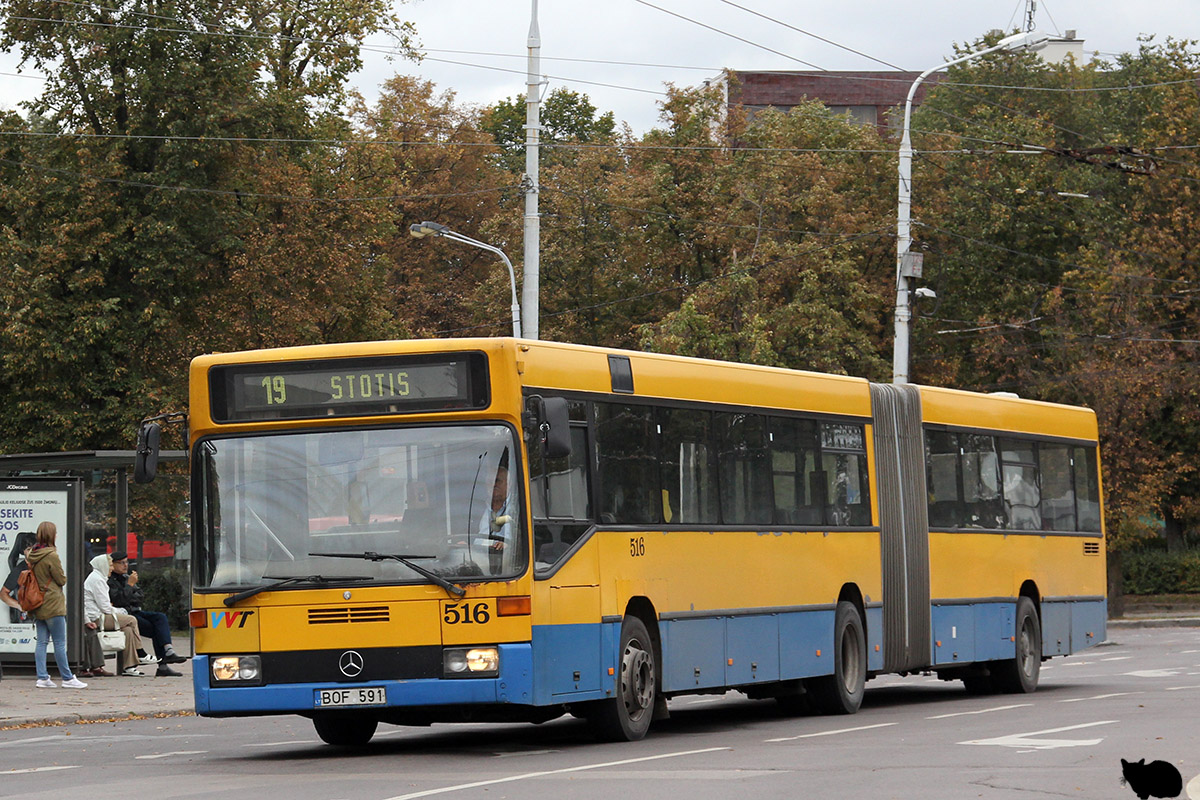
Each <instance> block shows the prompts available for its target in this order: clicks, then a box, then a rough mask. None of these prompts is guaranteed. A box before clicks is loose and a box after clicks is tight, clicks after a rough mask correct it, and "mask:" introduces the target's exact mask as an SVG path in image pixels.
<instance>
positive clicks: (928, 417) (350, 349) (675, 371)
mask: <svg viewBox="0 0 1200 800" xmlns="http://www.w3.org/2000/svg"><path fill="white" fill-rule="evenodd" d="M472 350H473V351H480V352H484V353H487V354H488V356H489V360H490V362H491V365H492V366H491V371H492V381H493V383H494V384H496V385H497V386H499V387H501V388H507V387H505V384H507V385H508V386H515V385H516V381H517V380H519V383H520V385H522V386H525V387H532V388H536V389H547V390H556V391H562V392H581V393H589V394H610V395H611V396H612V397H613V399H614V400H619V399H620V398H623V397H625V398H630V400H633V401H636V400H637V399H638V398H641V399H647V398H653V399H666V400H680V401H693V402H703V403H718V404H722V405H732V406H753V407H761V408H774V409H790V410H802V411H809V412H814V413H823V414H839V415H848V416H856V417H870V416H871V395H870V388H869V387H870V384H869V382H868V381H867V380H865V379H863V378H852V377H847V376H843V375H828V374H823V373H817V372H804V371H799V370H789V369H782V368H777V367H763V366H757V365H752V364H738V363H732V362H725V361H713V360H708V359H700V358H689V357H685V356H673V355H664V354H660V353H642V352H637V351H631V350H615V349H612V348H605V347H593V346H589V345H577V344H567V343H562V342H549V341H532V340H524V339H513V338H508V337H491V338H472V339H420V340H392V341H377V342H352V343H342V344H320V345H304V346H298V347H281V348H273V349H266V350H246V351H240V352H234V353H212V354H208V355H203V356H198V357H196V358H195V359H193V360H192V365H191V377H192V401H193V405H192V408H193V412H194V413H195V412H196V411H198V405H197V404H198V403H199V401H201V399H202V397H204V396H206V395H207V383H206V381H205V380H204V379H205V376H206V375H207V372H208V369H209V368H210V367H212V366H214V365H217V364H252V363H271V362H280V361H306V360H310V359H312V360H319V359H333V358H352V357H361V356H377V355H388V354H404V353H418V352H420V353H428V352H455V351H457V352H461V351H472ZM610 355H615V356H624V357H626V358H628V359H629V362H630V366H631V368H632V372H633V385H634V392H633V393H632V394H625V393H613V392H612V383H611V373H610V368H609V360H608V357H609V356H610ZM510 379H511V381H512V382H511V383H510ZM921 398H922V410H923V414H922V416H923V419H924V421H925V422H927V423H931V424H938V425H950V426H955V427H964V428H975V429H980V430H996V431H1014V432H1020V433H1029V434H1041V435H1051V436H1060V437H1065V438H1075V439H1086V440H1090V441H1095V440H1096V438H1097V431H1096V417H1095V414H1094V413H1093V412H1092V411H1091V410H1090V409H1087V408H1080V407H1076V406H1066V405H1059V404H1056V403H1045V402H1039V401H1034V400H1024V399H1020V398H1015V397H1012V396H1004V395H994V394H982V393H978V392H966V391H959V390H955V389H942V388H937V387H929V386H922V387H921ZM199 407H203V404H201V405H200V406H199ZM206 411H207V409H205V413H206ZM199 421H200V420H197V422H199Z"/></svg>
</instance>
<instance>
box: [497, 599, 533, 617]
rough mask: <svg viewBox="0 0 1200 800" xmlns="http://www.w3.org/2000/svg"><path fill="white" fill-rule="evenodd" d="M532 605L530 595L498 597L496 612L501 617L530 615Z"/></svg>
mask: <svg viewBox="0 0 1200 800" xmlns="http://www.w3.org/2000/svg"><path fill="white" fill-rule="evenodd" d="M531 606H532V602H531V600H530V599H529V595H523V596H521V597H497V598H496V614H497V615H498V616H501V617H521V616H528V615H529V610H530V608H531Z"/></svg>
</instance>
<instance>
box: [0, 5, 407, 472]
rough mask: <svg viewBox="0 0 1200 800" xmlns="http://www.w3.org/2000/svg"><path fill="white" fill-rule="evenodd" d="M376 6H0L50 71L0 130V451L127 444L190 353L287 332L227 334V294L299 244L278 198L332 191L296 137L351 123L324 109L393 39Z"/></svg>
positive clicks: (171, 397) (318, 160) (294, 221)
mask: <svg viewBox="0 0 1200 800" xmlns="http://www.w3.org/2000/svg"><path fill="white" fill-rule="evenodd" d="M387 8H388V4H386V3H384V2H382V0H364V1H363V2H354V3H338V4H328V3H318V4H316V5H313V4H310V3H295V2H284V3H282V4H280V3H272V4H260V3H256V2H240V3H239V2H235V3H228V4H223V5H220V6H213V5H212V4H206V3H199V2H192V1H191V0H178V1H176V2H167V3H165V4H159V5H156V6H155V7H154V9H153V11H154V13H147V11H146V10H145V7H144V6H143V5H142V4H139V3H133V2H127V1H126V0H118V2H115V3H107V4H103V5H100V6H95V5H87V4H71V3H57V2H50V1H49V0H4V1H3V2H0V13H2V14H3V18H2V20H0V25H2V27H0V46H4V47H6V48H9V49H13V50H17V51H19V52H20V53H21V54H22V56H23V58H24V59H25V60H26V61H29V62H32V63H33V64H34V65H35V66H37V67H39V68H42V69H43V70H45V71H46V72H47V73H48V74H49V79H48V81H47V83H46V89H45V91H44V92H43V93H42V94H41V95H40V96H39V97H38V98H36V99H35V100H34V101H32V102H31V103H30V104H29V112H30V114H29V118H28V119H27V120H22V119H17V118H12V117H10V118H8V119H6V120H5V126H6V133H8V134H9V136H6V137H5V138H6V144H5V147H6V150H5V153H6V156H5V157H6V159H7V160H6V161H5V170H6V178H8V180H6V181H5V182H4V184H3V186H0V223H2V224H3V229H2V230H0V237H2V238H0V241H3V243H4V252H5V255H6V256H7V258H6V259H5V262H6V265H7V266H8V267H9V269H7V270H6V271H5V273H4V274H3V275H0V304H2V307H3V310H4V316H3V321H2V322H0V352H2V353H3V355H2V356H0V391H3V392H4V394H5V396H6V397H9V398H12V402H10V403H9V404H7V405H6V407H5V409H4V410H3V411H0V447H3V448H4V449H6V450H9V451H27V450H30V449H79V448H85V447H111V446H113V444H114V443H115V442H120V441H128V437H130V436H131V432H132V422H134V421H135V420H136V419H137V418H138V417H139V416H142V415H144V414H146V413H154V412H157V411H159V410H162V409H163V408H164V407H175V408H178V407H180V406H182V404H183V401H184V397H185V388H184V387H185V386H186V380H185V376H186V372H185V370H186V365H187V361H188V359H189V358H190V357H191V356H193V355H195V354H197V353H200V352H204V351H205V350H207V349H210V348H211V347H212V346H213V344H214V343H221V344H222V345H227V346H237V345H242V344H245V343H248V342H255V343H257V342H259V341H264V340H267V341H276V342H277V341H280V340H286V339H287V338H288V337H287V336H286V335H280V334H279V333H278V332H277V331H271V334H272V335H271V336H270V337H263V336H262V335H261V332H262V330H263V329H262V328H258V329H257V332H258V334H259V335H257V336H255V337H245V338H238V337H235V336H233V335H232V332H234V331H236V330H238V329H239V327H240V328H241V329H242V330H245V326H244V324H240V323H242V320H243V306H242V304H241V303H240V302H239V300H240V298H238V297H233V298H231V297H230V296H229V294H228V288H229V287H230V286H232V285H237V284H238V282H239V277H241V276H244V274H245V271H246V269H247V262H248V260H249V261H251V262H253V263H252V264H251V265H250V266H249V269H250V271H251V272H256V273H258V274H262V273H263V272H264V271H270V272H272V273H273V274H275V275H281V274H284V273H285V272H286V268H287V263H288V261H289V260H290V259H292V258H294V257H295V252H296V251H295V250H292V249H279V248H292V247H295V246H304V245H308V244H311V243H312V241H313V240H312V239H309V240H302V239H301V238H299V236H298V234H297V233H296V232H292V233H291V234H285V235H281V233H280V230H281V226H282V227H287V226H288V225H305V226H311V220H312V217H311V216H304V217H300V216H297V215H295V214H289V213H287V212H285V211H284V205H283V204H284V202H285V201H287V202H291V201H290V200H288V198H293V197H295V198H296V200H298V201H299V202H300V203H304V202H308V201H310V200H315V199H317V198H320V197H321V196H322V195H321V194H320V193H321V192H328V195H327V196H336V194H337V193H336V192H333V191H330V189H329V180H328V178H329V176H336V175H337V172H336V170H334V169H332V168H331V164H332V162H333V161H335V159H334V158H333V155H332V154H331V153H329V152H327V150H326V149H325V148H323V147H318V146H316V145H314V144H312V143H311V142H310V141H308V140H312V139H316V138H318V137H319V136H321V135H324V136H325V137H329V136H331V135H335V136H336V135H341V134H343V133H345V132H346V131H347V130H348V128H347V126H346V124H345V122H344V120H341V119H339V118H338V117H337V116H336V115H333V114H332V113H331V112H332V111H333V110H334V109H335V107H336V106H337V104H338V103H340V102H341V99H342V86H343V85H344V82H345V79H346V77H347V76H348V75H349V74H350V72H352V71H353V70H354V69H356V68H357V66H358V65H359V62H358V47H359V44H360V43H361V40H362V37H364V36H366V35H368V34H371V33H373V32H377V31H383V30H384V29H388V30H391V29H392V26H393V25H394V23H395V20H394V19H393V18H392V16H391V15H390V14H389V13H388V11H387ZM400 35H401V37H403V36H404V32H403V30H402V31H401V33H400ZM264 139H272V140H276V142H275V143H272V144H266V143H263V142H262V141H261V140H264ZM251 140H258V141H257V142H256V143H251ZM295 170H299V172H300V173H303V174H304V178H303V179H301V178H299V177H298V176H297V173H296V172H295ZM289 175H290V176H291V178H290V179H286V178H284V177H281V176H289ZM262 187H268V190H277V191H278V192H279V193H280V195H279V196H277V197H274V198H269V197H267V196H266V195H267V192H263V191H260V189H261V188H262ZM296 207H297V206H292V207H291V208H292V210H294V209H295V208H296ZM342 221H344V220H342ZM347 227H348V228H349V229H350V230H353V229H354V227H355V226H347ZM358 227H361V225H359V226H358ZM326 230H327V231H328V230H329V229H328V228H327V229H326ZM333 244H336V242H334V243H333ZM267 265H269V266H267ZM314 272H315V271H314V270H310V271H309V272H308V275H309V279H308V283H307V285H302V283H301V281H297V282H296V284H293V285H291V286H289V287H288V288H287V289H284V290H281V291H279V292H278V293H277V294H278V295H279V296H280V298H281V303H283V304H284V305H286V304H287V301H288V300H290V298H289V294H290V293H292V292H297V293H305V292H306V291H307V289H308V288H311V287H314V286H320V285H321V281H322V280H323V279H324V276H320V275H316V274H314ZM324 328H325V331H324V333H323V334H322V335H324V336H327V337H334V338H336V337H339V336H343V335H353V334H354V333H356V332H357V330H360V329H357V330H356V329H354V328H352V327H348V326H342V327H337V326H330V325H329V324H328V323H326V324H325V325H324ZM311 334H312V328H311V327H310V326H309V325H307V324H304V325H300V326H298V327H297V328H296V329H294V330H293V331H292V333H291V335H292V336H294V337H300V336H304V337H305V338H307V337H308V336H310V335H311Z"/></svg>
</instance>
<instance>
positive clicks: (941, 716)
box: [925, 703, 1033, 719]
mask: <svg viewBox="0 0 1200 800" xmlns="http://www.w3.org/2000/svg"><path fill="white" fill-rule="evenodd" d="M1031 705H1033V703H1017V704H1016V705H1013V706H996V707H995V708H984V709H980V710H979V711H958V712H955V713H953V714H938V715H937V716H935V717H926V718H925V719H946V718H947V717H965V716H968V715H970V714H989V713H991V712H993V711H1008V710H1009V709H1010V708H1024V707H1025V706H1031Z"/></svg>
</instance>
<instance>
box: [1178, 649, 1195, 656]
mask: <svg viewBox="0 0 1200 800" xmlns="http://www.w3.org/2000/svg"><path fill="white" fill-rule="evenodd" d="M1179 652H1180V654H1181V655H1185V656H1186V655H1187V654H1188V653H1200V650H1181V651H1179Z"/></svg>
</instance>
